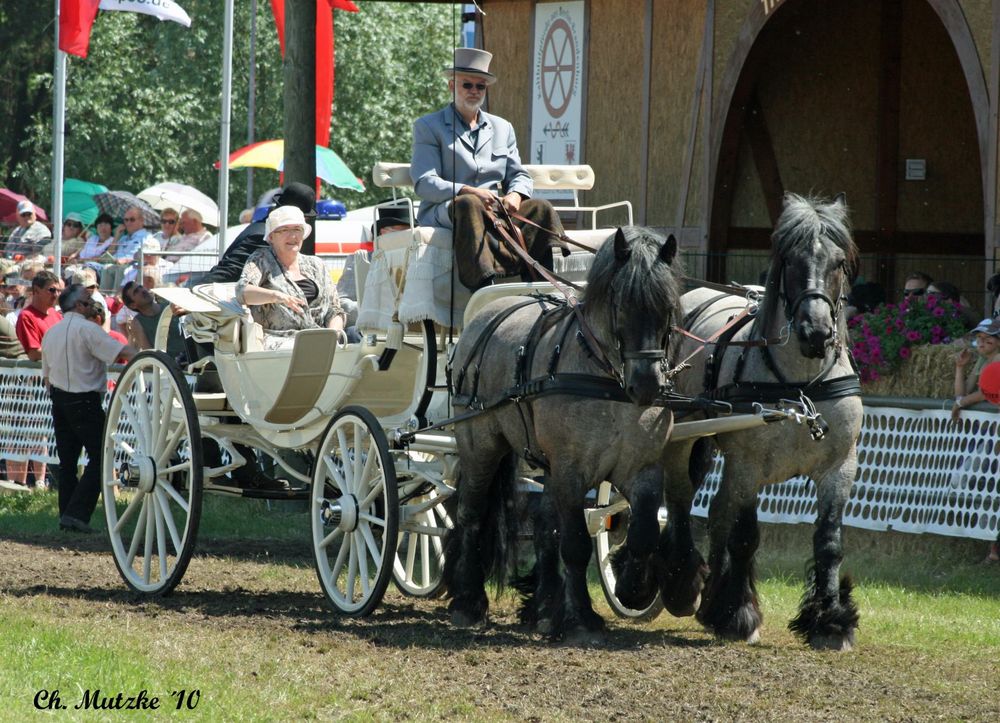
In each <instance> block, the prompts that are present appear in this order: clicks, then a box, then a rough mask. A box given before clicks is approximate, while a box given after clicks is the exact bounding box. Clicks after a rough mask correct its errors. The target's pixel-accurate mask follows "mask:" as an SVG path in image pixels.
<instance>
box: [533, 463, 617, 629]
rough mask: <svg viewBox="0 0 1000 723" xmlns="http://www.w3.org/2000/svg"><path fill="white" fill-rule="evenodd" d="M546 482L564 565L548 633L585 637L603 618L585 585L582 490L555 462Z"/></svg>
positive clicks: (586, 553) (587, 560)
mask: <svg viewBox="0 0 1000 723" xmlns="http://www.w3.org/2000/svg"><path fill="white" fill-rule="evenodd" d="M546 486H547V488H548V493H549V494H551V496H552V502H553V506H554V509H555V511H556V514H557V516H558V519H559V554H560V556H561V557H562V562H563V566H564V567H565V575H564V578H563V582H562V595H560V598H559V603H560V604H559V607H558V608H557V609H556V611H555V616H554V618H553V620H552V636H553V637H554V638H558V637H562V636H568V637H571V638H572V637H578V636H581V635H582V636H583V637H584V638H587V639H589V638H590V637H591V636H592V634H593V633H600V632H603V631H604V620H602V619H601V616H600V615H598V614H597V613H596V612H594V608H593V605H592V604H591V600H590V591H589V590H588V589H587V565H588V564H589V563H590V554H591V538H590V532H589V531H588V530H587V522H586V518H585V517H584V514H583V497H584V491H583V489H582V488H581V485H580V484H579V482H578V479H577V476H576V474H575V473H571V474H570V475H566V474H559V473H558V472H557V468H556V467H555V466H554V467H553V470H552V474H550V475H549V480H548V482H547V484H546Z"/></svg>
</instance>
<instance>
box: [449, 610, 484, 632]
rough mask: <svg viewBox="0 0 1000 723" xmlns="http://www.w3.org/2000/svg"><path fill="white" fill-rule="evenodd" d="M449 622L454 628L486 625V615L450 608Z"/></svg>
mask: <svg viewBox="0 0 1000 723" xmlns="http://www.w3.org/2000/svg"><path fill="white" fill-rule="evenodd" d="M451 624H452V626H453V627H456V628H481V627H484V626H485V625H486V616H484V615H473V614H472V613H468V612H465V611H464V610H452V612H451Z"/></svg>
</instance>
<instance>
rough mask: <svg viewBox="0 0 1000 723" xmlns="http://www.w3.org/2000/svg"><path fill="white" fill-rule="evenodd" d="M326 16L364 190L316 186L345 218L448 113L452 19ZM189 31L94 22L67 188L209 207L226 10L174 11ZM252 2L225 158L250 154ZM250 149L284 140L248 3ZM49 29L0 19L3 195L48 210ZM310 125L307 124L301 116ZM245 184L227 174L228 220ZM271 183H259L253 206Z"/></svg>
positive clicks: (277, 85)
mask: <svg viewBox="0 0 1000 723" xmlns="http://www.w3.org/2000/svg"><path fill="white" fill-rule="evenodd" d="M357 4H358V6H359V7H360V9H361V12H359V13H346V12H341V11H339V10H338V11H335V20H334V22H335V43H336V93H335V98H334V113H333V123H332V132H331V142H330V145H331V147H333V148H334V150H336V151H337V152H338V153H339V154H340V156H341V157H342V158H343V159H344V161H345V162H346V163H347V164H348V166H350V167H351V169H352V170H353V171H354V172H355V173H356V174H357V175H358V176H360V177H361V178H362V179H363V180H364V181H365V182H366V185H368V186H369V191H368V192H367V193H365V194H363V195H362V194H357V193H355V192H353V191H346V190H341V189H334V188H332V187H324V189H323V190H324V195H334V196H335V197H338V198H342V199H343V200H344V201H345V202H347V203H348V205H349V206H351V207H356V206H359V205H364V204H366V203H370V202H371V201H373V200H376V199H379V198H381V197H382V196H384V195H385V194H384V192H382V191H380V190H379V189H376V188H373V187H371V183H370V178H371V167H372V164H373V163H374V162H375V161H376V160H394V161H405V160H408V159H409V155H410V127H411V125H412V122H413V120H414V119H415V118H416V117H418V116H419V115H422V114H424V113H427V112H430V111H431V110H433V109H434V108H436V107H439V106H441V105H443V104H445V103H446V102H447V89H446V86H445V83H444V81H443V80H442V79H441V69H442V68H444V67H445V66H446V64H447V61H448V60H449V59H450V58H451V48H452V47H453V46H454V43H455V39H456V38H457V34H458V29H459V28H458V24H457V20H456V17H457V15H458V11H456V10H454V9H453V8H452V6H450V5H440V4H429V3H398V2H364V1H361V2H358V3H357ZM182 5H183V7H184V8H185V10H187V12H188V14H189V15H190V16H191V18H192V21H193V22H192V25H191V27H190V28H184V27H182V26H180V25H177V24H176V23H169V22H160V21H158V20H156V19H154V18H151V17H148V16H144V15H136V14H134V13H124V12H100V13H98V16H97V20H96V22H95V23H94V28H93V32H92V34H91V43H90V52H89V54H88V57H87V58H86V59H80V58H75V57H72V56H71V57H70V59H69V63H68V73H67V90H66V143H65V164H64V175H65V176H66V177H73V178H82V179H85V180H92V181H97V182H99V183H103V184H105V185H106V186H108V187H109V188H113V189H124V190H131V191H134V192H137V191H139V190H141V189H142V188H145V187H146V186H149V185H151V184H153V183H157V182H159V181H167V180H169V181H178V182H181V183H188V184H190V185H193V186H195V187H197V188H200V189H201V190H202V191H204V192H206V193H207V194H208V195H209V196H213V197H214V196H215V195H217V190H218V171H216V170H215V169H214V167H213V164H214V163H215V161H217V160H218V157H219V140H220V116H221V87H222V67H221V66H222V37H223V8H222V3H219V2H218V1H217V0H183V2H182ZM250 13H251V10H250V2H248V0H239V1H238V2H236V6H235V14H234V22H235V25H234V45H233V94H232V120H231V127H230V148H231V149H236V148H239V147H241V146H242V145H244V144H245V143H246V142H247V107H248V102H247V95H248V86H249V81H248V78H249V73H248V68H249V63H250V55H249V53H250V48H249V45H250V42H249V38H250V20H251V18H250ZM256 20H257V32H256V50H255V55H256V66H255V71H256V79H255V86H256V95H255V97H256V113H255V133H254V135H255V139H256V140H263V139H268V138H280V137H281V132H282V130H281V129H282V121H283V116H282V113H283V112H284V109H283V107H282V92H281V91H282V72H281V55H280V51H279V47H278V38H277V33H276V31H275V27H274V20H273V18H272V16H271V8H270V3H269V2H267V0H258V2H257V18H256ZM53 35H54V33H53V27H52V24H51V23H49V24H48V25H47V26H46V25H45V24H44V23H39V22H38V17H37V8H32V7H31V5H30V4H28V3H3V6H2V7H0V47H4V48H5V52H4V53H3V54H2V57H0V77H3V78H5V79H6V82H5V83H4V84H2V86H3V87H2V88H0V128H6V129H10V132H7V133H3V134H0V174H2V180H3V185H5V186H7V187H10V188H13V189H15V190H17V191H20V192H24V193H27V194H29V195H30V196H31V197H32V198H34V199H35V200H37V201H38V202H39V203H40V204H41V205H42V206H46V205H48V203H49V201H50V195H51V194H50V186H51V180H50V179H51V157H52V67H53V45H54V38H53ZM308 112H311V110H310V111H308ZM246 182H247V173H246V172H245V171H243V170H234V171H232V172H231V174H230V201H229V207H230V209H231V216H230V221H234V220H235V217H236V216H237V214H238V213H239V210H240V209H241V208H242V207H243V205H244V202H245V200H246ZM277 184H278V174H277V172H275V171H268V170H260V169H256V170H255V171H254V188H255V191H256V192H257V193H260V192H261V191H263V190H265V189H266V188H269V187H273V186H276V185H277Z"/></svg>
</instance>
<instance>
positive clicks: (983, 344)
mask: <svg viewBox="0 0 1000 723" xmlns="http://www.w3.org/2000/svg"><path fill="white" fill-rule="evenodd" d="M972 334H973V336H974V338H975V347H976V352H975V354H976V355H978V358H977V359H976V362H975V364H972V366H971V368H970V367H969V365H970V363H971V362H972V359H973V356H974V355H973V352H972V350H971V349H968V348H966V349H962V351H960V352H959V353H958V354H957V355H956V356H955V403H954V404H953V405H952V408H951V418H952V421H956V422H957V421H958V420H959V419H960V418H961V416H962V410H963V409H964V408H965V407H971V406H972V405H973V404H978V403H979V402H982V401H985V400H986V396H985V395H984V394H983V392H982V390H981V389H980V388H979V375H980V374H982V372H983V369H984V368H985V367H986V365H987V364H991V363H993V362H995V361H1000V319H983V320H982V321H981V322H979V325H978V326H976V328H975V329H973V330H972Z"/></svg>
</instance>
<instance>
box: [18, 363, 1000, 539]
mask: <svg viewBox="0 0 1000 723" xmlns="http://www.w3.org/2000/svg"><path fill="white" fill-rule="evenodd" d="M116 376H117V374H113V375H112V376H111V377H109V379H112V378H114V377H116ZM930 405H931V403H928V405H927V406H928V407H929V406H930ZM940 406H941V402H937V403H936V405H935V408H921V409H902V408H898V407H886V406H870V405H867V404H866V406H865V416H864V421H863V423H862V429H861V439H860V440H859V443H858V461H859V469H858V477H857V479H856V480H855V482H854V487H853V489H852V491H851V497H850V499H849V501H848V503H847V509H846V510H845V513H844V523H845V524H846V525H849V526H852V527H861V528H865V529H869V530H887V529H893V530H897V531H901V532H911V533H924V532H932V533H936V534H939V535H951V536H955V537H969V538H976V539H982V540H991V539H994V538H995V537H996V536H997V532H998V530H1000V415H997V414H995V413H993V412H988V411H972V410H964V411H963V412H962V419H961V421H960V422H959V423H958V424H953V423H952V421H951V415H950V412H949V411H946V410H942V409H940ZM818 444H822V442H819V443H818ZM0 456H2V457H3V458H4V459H10V460H20V461H24V460H27V459H37V460H42V461H46V462H53V463H54V462H57V459H56V457H55V440H54V435H53V432H52V415H51V406H50V403H49V396H48V393H47V392H46V390H45V387H44V385H43V384H42V379H41V368H40V365H39V364H35V363H31V362H18V363H14V362H7V361H0ZM721 472H722V461H721V459H719V460H717V461H716V464H715V467H714V468H713V470H712V472H711V473H710V475H709V477H708V479H707V480H706V483H705V485H704V486H703V487H702V489H701V490H700V491H699V492H698V494H697V495H696V497H695V500H694V509H693V512H694V514H696V515H699V516H702V517H704V516H706V515H707V514H708V506H709V503H710V502H711V498H712V496H713V495H714V494H715V492H716V490H718V487H719V482H720V479H721ZM759 517H760V519H761V520H762V521H764V522H781V523H802V522H805V523H812V522H813V521H814V520H815V519H816V494H815V487H814V485H813V483H812V481H811V480H809V479H807V478H804V477H796V478H793V479H791V480H788V481H787V482H784V483H782V484H777V485H772V486H770V487H768V488H766V489H765V490H764V491H763V492H762V493H761V496H760V503H759Z"/></svg>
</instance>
